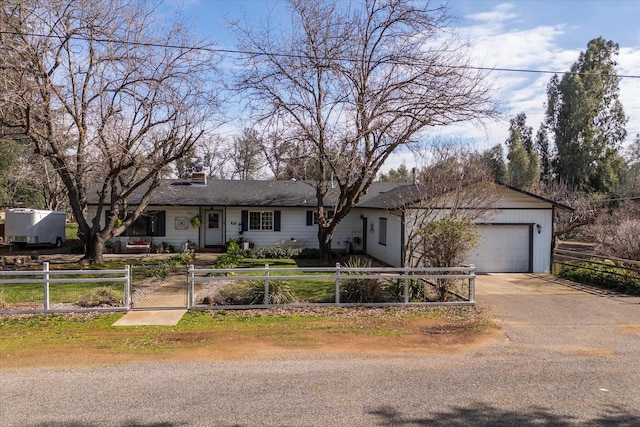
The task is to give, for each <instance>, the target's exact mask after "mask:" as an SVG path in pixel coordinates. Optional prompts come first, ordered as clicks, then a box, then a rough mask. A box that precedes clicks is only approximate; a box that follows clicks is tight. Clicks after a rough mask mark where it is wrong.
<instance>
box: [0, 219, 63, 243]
mask: <svg viewBox="0 0 640 427" xmlns="http://www.w3.org/2000/svg"><path fill="white" fill-rule="evenodd" d="M66 220H67V214H66V213H65V212H62V211H46V210H39V209H8V210H7V211H6V216H5V220H4V232H5V235H6V238H7V242H8V243H13V244H16V245H18V246H20V247H22V246H26V245H28V244H32V245H46V244H50V245H53V246H55V247H57V248H59V247H60V246H62V243H63V242H64V240H65V224H66V222H67V221H66Z"/></svg>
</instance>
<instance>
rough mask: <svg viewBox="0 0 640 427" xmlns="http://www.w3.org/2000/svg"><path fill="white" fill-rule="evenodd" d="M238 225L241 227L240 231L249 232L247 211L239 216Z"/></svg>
mask: <svg viewBox="0 0 640 427" xmlns="http://www.w3.org/2000/svg"><path fill="white" fill-rule="evenodd" d="M240 223H241V225H242V228H241V230H242V231H247V230H249V211H242V212H241V215H240Z"/></svg>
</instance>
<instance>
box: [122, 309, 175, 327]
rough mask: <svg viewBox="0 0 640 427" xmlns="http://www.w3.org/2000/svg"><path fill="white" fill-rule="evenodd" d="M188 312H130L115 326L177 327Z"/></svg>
mask: <svg viewBox="0 0 640 427" xmlns="http://www.w3.org/2000/svg"><path fill="white" fill-rule="evenodd" d="M186 312H187V310H149V311H129V312H127V314H125V315H124V316H122V317H121V318H120V319H118V320H117V321H116V322H115V323H114V324H113V326H175V325H177V324H178V322H179V321H180V319H182V316H184V314H185V313H186Z"/></svg>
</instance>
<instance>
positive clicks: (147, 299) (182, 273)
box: [131, 264, 189, 310]
mask: <svg viewBox="0 0 640 427" xmlns="http://www.w3.org/2000/svg"><path fill="white" fill-rule="evenodd" d="M131 271H132V276H133V280H132V285H131V309H132V310H163V309H164V310H170V309H185V308H187V302H188V291H189V282H188V272H187V267H186V266H181V267H176V266H174V265H165V264H155V265H137V266H132V267H131Z"/></svg>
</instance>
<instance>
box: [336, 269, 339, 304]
mask: <svg viewBox="0 0 640 427" xmlns="http://www.w3.org/2000/svg"><path fill="white" fill-rule="evenodd" d="M336 304H340V263H339V262H336Z"/></svg>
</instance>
